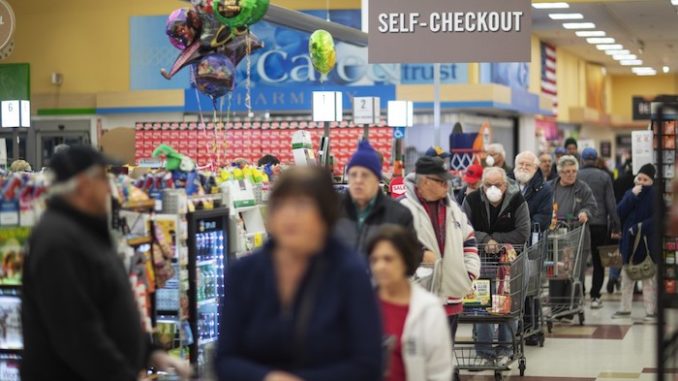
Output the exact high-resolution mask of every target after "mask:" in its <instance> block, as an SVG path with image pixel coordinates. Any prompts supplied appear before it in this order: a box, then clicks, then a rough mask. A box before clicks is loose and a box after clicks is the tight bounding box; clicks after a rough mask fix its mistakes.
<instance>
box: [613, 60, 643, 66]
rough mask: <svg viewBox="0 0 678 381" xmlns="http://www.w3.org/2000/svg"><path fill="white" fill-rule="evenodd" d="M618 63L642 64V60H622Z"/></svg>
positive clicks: (623, 64) (625, 64) (626, 64)
mask: <svg viewBox="0 0 678 381" xmlns="http://www.w3.org/2000/svg"><path fill="white" fill-rule="evenodd" d="M619 63H620V64H622V66H638V65H642V64H643V61H642V60H622V61H619Z"/></svg>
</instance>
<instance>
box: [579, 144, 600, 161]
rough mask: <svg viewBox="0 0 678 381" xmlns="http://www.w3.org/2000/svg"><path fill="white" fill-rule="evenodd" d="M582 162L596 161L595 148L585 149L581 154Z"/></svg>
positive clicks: (596, 153)
mask: <svg viewBox="0 0 678 381" xmlns="http://www.w3.org/2000/svg"><path fill="white" fill-rule="evenodd" d="M581 158H582V160H596V159H597V158H598V152H597V151H596V149H595V148H591V147H586V148H584V150H583V151H582V153H581Z"/></svg>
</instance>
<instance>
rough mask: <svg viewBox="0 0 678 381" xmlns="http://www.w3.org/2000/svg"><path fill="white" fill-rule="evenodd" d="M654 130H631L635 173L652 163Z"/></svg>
mask: <svg viewBox="0 0 678 381" xmlns="http://www.w3.org/2000/svg"><path fill="white" fill-rule="evenodd" d="M652 141H653V136H652V131H633V132H631V157H632V160H633V173H638V171H640V168H641V167H642V166H643V165H645V164H648V163H652V157H653V153H652Z"/></svg>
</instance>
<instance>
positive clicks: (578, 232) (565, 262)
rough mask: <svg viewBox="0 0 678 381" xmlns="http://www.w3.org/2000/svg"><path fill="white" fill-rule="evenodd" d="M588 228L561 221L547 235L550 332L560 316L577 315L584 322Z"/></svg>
mask: <svg viewBox="0 0 678 381" xmlns="http://www.w3.org/2000/svg"><path fill="white" fill-rule="evenodd" d="M587 229H588V228H587V226H586V224H583V225H579V226H576V227H575V226H572V225H570V226H568V225H566V224H561V225H560V226H559V227H558V228H557V229H556V230H554V231H553V232H551V233H550V234H549V235H548V236H547V245H548V246H547V250H546V258H545V260H544V268H545V274H546V278H545V284H544V286H545V288H546V289H547V290H548V292H545V293H544V295H543V303H542V304H543V309H544V318H545V320H546V324H547V327H548V331H549V333H550V332H551V330H552V328H553V323H554V322H555V321H556V320H558V319H562V318H570V317H572V316H574V315H577V316H578V318H579V324H580V325H583V324H584V285H583V284H582V278H583V274H584V268H585V265H586V264H585V259H584V255H583V253H584V244H585V236H586V231H587Z"/></svg>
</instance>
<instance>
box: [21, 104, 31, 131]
mask: <svg viewBox="0 0 678 381" xmlns="http://www.w3.org/2000/svg"><path fill="white" fill-rule="evenodd" d="M30 126H31V101H21V127H30Z"/></svg>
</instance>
